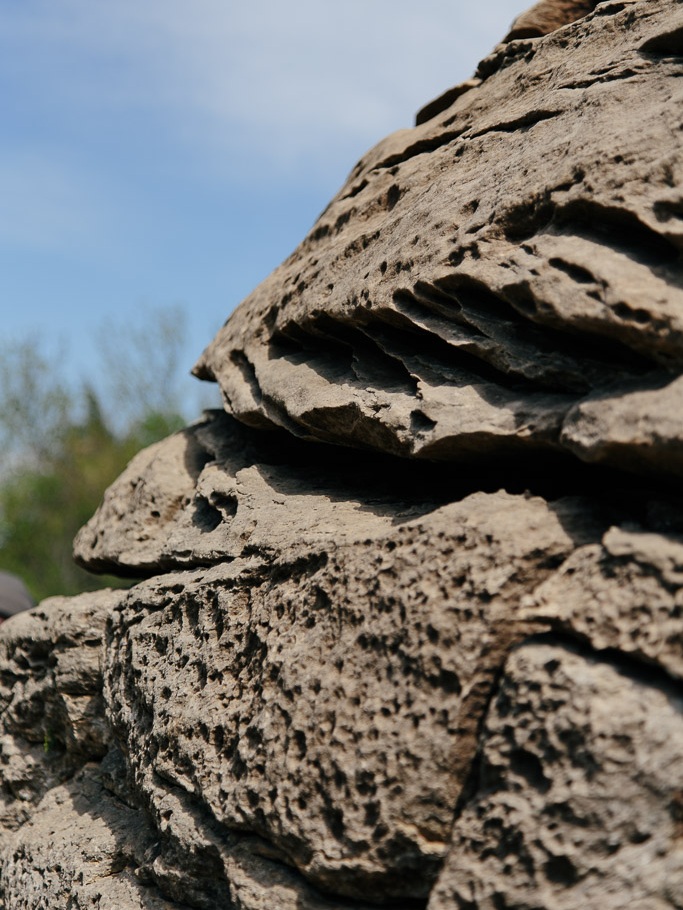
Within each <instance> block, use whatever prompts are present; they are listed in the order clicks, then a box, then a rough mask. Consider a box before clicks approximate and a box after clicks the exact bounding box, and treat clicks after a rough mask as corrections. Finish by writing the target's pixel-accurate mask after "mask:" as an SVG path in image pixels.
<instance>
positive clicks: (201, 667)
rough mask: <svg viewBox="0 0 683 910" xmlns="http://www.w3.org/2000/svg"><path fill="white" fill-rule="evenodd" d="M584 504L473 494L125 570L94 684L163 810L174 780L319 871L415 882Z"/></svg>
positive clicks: (219, 815) (363, 893)
mask: <svg viewBox="0 0 683 910" xmlns="http://www.w3.org/2000/svg"><path fill="white" fill-rule="evenodd" d="M585 511H586V510H585V504H584V503H582V502H580V501H578V502H576V501H572V500H570V501H567V502H565V503H558V504H556V505H553V506H551V507H549V506H548V505H546V503H545V502H543V501H542V500H540V499H533V498H530V499H525V498H524V497H520V496H509V495H507V494H497V495H485V494H476V495H474V496H471V497H469V498H467V499H465V500H464V501H463V502H461V503H457V504H453V505H450V506H446V507H444V508H442V509H439V510H437V511H435V512H433V513H431V514H430V515H428V516H425V517H424V518H423V519H419V520H416V521H415V520H414V521H411V522H406V523H403V524H401V525H399V527H398V528H397V529H396V530H395V531H394V532H393V533H392V534H387V535H386V537H384V538H379V539H368V540H364V541H363V540H358V541H356V542H355V543H354V544H339V545H335V544H334V543H333V542H331V541H327V542H326V544H325V546H324V548H320V547H318V548H315V547H313V548H311V547H310V546H309V547H304V546H299V547H296V546H293V547H291V548H290V550H289V551H288V552H283V553H282V554H280V556H279V557H278V558H277V559H276V560H274V561H272V562H268V563H265V564H264V563H260V562H258V561H256V560H254V561H253V563H252V564H251V565H249V564H245V563H243V562H241V561H237V562H234V563H232V564H230V565H228V566H223V567H217V568H215V569H210V570H204V571H201V572H195V573H182V574H179V573H176V574H173V575H170V576H168V577H167V578H165V579H162V580H159V581H156V580H153V581H151V582H149V583H142V584H140V585H138V586H137V587H136V588H135V589H134V590H133V591H132V592H131V594H130V595H129V599H128V601H127V604H126V606H125V608H124V609H123V611H122V612H121V613H120V614H118V615H117V621H116V622H115V624H114V625H113V627H112V630H111V633H110V641H109V643H108V648H107V663H106V668H105V678H106V693H107V703H108V705H109V710H110V713H111V717H112V722H113V725H114V730H115V733H116V735H117V738H118V739H119V741H120V742H122V743H123V744H124V750H125V753H126V756H127V761H128V763H129V765H130V767H131V768H132V769H133V772H134V775H135V780H136V785H137V787H138V788H139V789H140V792H141V794H142V799H143V801H144V802H145V803H146V804H149V805H151V806H152V807H154V811H155V814H156V816H157V824H161V821H160V819H161V817H162V808H163V805H164V800H165V798H166V795H167V791H168V785H169V784H172V785H173V786H174V787H177V788H182V789H183V790H184V791H186V792H187V793H190V794H194V796H195V797H197V798H199V799H201V802H202V804H203V805H205V806H206V807H207V808H208V809H209V811H210V813H211V815H212V817H213V818H214V819H216V820H217V821H218V822H220V824H221V825H223V826H225V828H226V829H228V830H238V831H248V832H251V833H253V834H256V835H258V836H260V837H262V838H263V839H264V840H265V841H267V842H268V843H269V844H271V845H272V847H273V849H274V850H276V852H277V855H278V856H279V857H280V858H281V860H282V861H283V862H285V863H288V864H292V865H294V866H295V867H296V868H298V869H300V870H301V872H302V873H303V874H304V875H305V877H306V878H307V879H308V880H309V881H310V882H312V883H313V884H315V885H317V886H318V887H320V888H323V889H325V890H328V891H331V892H332V893H336V894H341V895H346V896H349V897H354V898H364V897H366V898H372V899H375V900H381V899H384V900H386V899H388V898H395V899H396V898H400V897H404V896H410V897H414V898H424V897H426V896H427V894H428V892H429V887H430V885H431V882H432V881H433V878H434V875H435V874H436V871H437V870H438V868H439V865H440V861H441V858H442V856H443V852H444V850H445V845H446V841H447V839H448V835H449V832H450V829H451V824H452V817H453V811H454V807H455V805H456V802H457V799H458V796H459V794H460V789H461V787H462V783H463V775H464V774H465V773H466V771H467V769H468V767H469V763H470V761H471V759H472V756H473V754H474V751H475V749H476V728H477V723H478V720H479V718H480V716H481V712H482V711H483V709H484V705H485V702H486V698H487V694H488V692H489V690H490V686H491V684H492V680H493V678H494V676H495V674H496V672H497V670H498V668H499V666H500V663H501V661H502V660H503V655H504V654H505V651H506V649H507V648H508V647H509V646H510V642H511V641H512V640H514V638H515V637H516V636H517V637H519V636H521V635H522V634H523V632H524V627H523V626H522V627H519V628H518V626H519V623H518V622H517V616H516V613H517V609H516V608H517V605H518V603H519V601H520V598H521V596H522V595H523V593H524V592H525V591H527V590H528V588H529V585H530V584H531V583H532V579H533V581H534V583H537V582H540V581H541V580H542V579H543V578H544V577H546V576H547V575H548V574H549V571H550V566H552V565H554V564H556V563H557V561H558V560H560V559H562V558H563V557H564V556H565V555H568V554H569V553H570V552H571V551H572V550H573V549H574V547H575V546H576V545H577V543H578V542H579V541H581V540H584V541H585V540H586V539H589V540H590V539H591V537H592V539H595V535H596V533H599V532H597V529H596V528H595V527H594V526H593V525H592V523H591V521H590V520H587V518H586V514H585ZM342 536H343V535H342ZM425 553H428V554H429V557H428V559H427V560H425Z"/></svg>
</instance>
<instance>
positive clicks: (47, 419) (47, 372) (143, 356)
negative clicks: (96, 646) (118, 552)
mask: <svg viewBox="0 0 683 910" xmlns="http://www.w3.org/2000/svg"><path fill="white" fill-rule="evenodd" d="M151 317H152V318H153V319H154V331H153V332H151V330H150V328H149V326H148V327H144V326H143V327H141V328H140V330H138V331H135V332H131V331H130V330H128V331H127V332H126V333H125V338H124V339H122V337H121V334H122V333H121V332H119V331H117V330H116V327H112V326H108V327H106V328H103V330H102V333H101V339H102V340H101V345H100V346H101V348H102V364H103V367H104V369H103V375H104V377H105V380H106V381H105V382H104V383H102V387H101V388H98V389H97V390H96V389H95V387H94V386H93V385H92V384H91V383H86V382H83V383H81V384H77V385H73V384H69V383H68V382H67V381H66V380H64V379H63V378H62V375H61V371H60V360H61V354H60V352H54V351H53V352H52V354H50V353H48V352H47V351H46V349H45V345H44V344H43V343H42V342H41V341H40V340H39V339H38V340H36V339H24V340H22V341H21V342H18V343H14V344H12V345H10V344H5V345H4V347H3V348H0V444H1V445H2V451H3V459H2V463H1V464H0V569H2V570H5V571H8V572H12V573H14V574H16V575H19V576H20V577H21V578H22V579H23V580H24V581H25V582H26V584H27V586H28V588H29V590H30V591H31V593H32V594H33V596H34V597H35V598H36V600H41V599H42V598H44V597H47V596H50V595H53V594H67V595H72V594H78V593H80V592H82V591H87V590H92V589H95V588H98V587H102V586H103V585H105V584H121V583H122V582H120V581H118V580H116V579H112V578H109V577H97V576H93V575H90V574H89V573H87V572H85V571H84V570H83V569H81V568H79V567H78V566H77V565H76V564H75V563H74V561H73V557H72V541H73V538H74V536H75V534H76V532H77V531H78V529H79V528H80V527H81V526H82V525H83V524H85V522H86V521H87V520H88V519H89V518H90V516H91V515H92V514H93V512H94V511H95V509H96V508H97V506H98V504H99V502H100V500H101V498H102V494H103V492H104V490H105V489H106V487H107V486H109V484H110V483H112V481H113V480H114V479H115V478H116V477H117V476H118V475H119V474H120V473H121V471H122V470H123V469H124V468H125V466H126V464H127V463H128V462H129V461H130V459H131V458H132V457H133V455H134V454H135V453H136V452H137V451H139V450H140V449H141V448H144V447H145V446H147V445H150V444H151V443H152V442H155V441H157V440H158V439H161V438H163V437H164V436H167V435H168V434H169V433H171V432H173V431H174V430H176V429H179V428H180V427H181V426H183V424H184V423H185V422H186V415H185V414H183V404H182V394H181V392H180V391H179V385H180V375H181V373H180V370H179V353H180V349H181V342H182V337H183V319H182V313H179V312H178V310H177V309H167V310H163V311H157V312H155V313H153V314H151ZM151 339H153V341H152V340H151ZM122 342H123V343H122Z"/></svg>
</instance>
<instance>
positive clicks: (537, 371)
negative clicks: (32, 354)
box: [196, 0, 683, 475]
mask: <svg viewBox="0 0 683 910" xmlns="http://www.w3.org/2000/svg"><path fill="white" fill-rule="evenodd" d="M682 28H683V19H681V9H680V5H679V4H678V3H676V2H671V0H669V2H650V0H648V2H635V3H625V2H619V3H602V4H600V6H599V7H598V8H597V9H596V10H595V12H594V13H592V14H591V15H588V16H585V17H584V18H582V19H580V20H579V21H578V22H575V23H573V24H571V25H568V26H565V27H564V28H561V29H559V30H558V31H555V32H554V33H553V34H551V35H549V36H547V37H546V38H543V39H541V40H532V39H528V40H519V41H512V42H510V43H508V44H505V45H503V46H501V48H500V49H499V50H498V51H497V52H496V53H495V54H494V55H493V56H492V57H491V58H489V59H488V60H487V61H485V62H484V63H483V64H482V65H481V67H480V76H481V77H482V79H483V81H482V82H481V84H479V85H478V86H476V87H474V88H472V89H470V90H469V91H467V92H465V93H464V94H461V95H459V96H458V97H457V98H456V100H455V101H454V102H453V104H452V105H451V106H450V107H448V108H447V109H446V110H443V111H441V112H440V113H439V114H438V116H436V117H432V118H431V119H430V120H428V121H426V122H425V123H422V124H421V125H420V126H418V127H416V128H415V129H412V130H404V131H402V132H399V133H396V134H394V135H392V136H390V137H388V138H387V139H386V140H384V141H383V142H382V143H380V144H379V145H378V146H377V147H376V148H375V149H373V150H372V151H371V152H369V153H368V155H367V156H366V157H365V158H363V159H362V160H361V161H360V162H359V164H358V165H357V166H356V168H355V169H354V170H353V171H352V173H351V176H350V178H349V180H348V182H347V184H346V185H345V186H344V187H343V188H342V190H341V191H340V192H339V194H338V195H337V196H336V197H335V199H334V200H333V201H332V202H331V203H330V205H329V206H328V208H327V209H326V211H325V212H324V214H323V215H322V216H321V218H320V220H319V221H318V223H317V224H316V225H315V226H314V228H313V230H312V231H311V233H310V234H309V236H308V237H307V238H306V240H305V241H304V242H303V243H302V245H301V246H300V247H299V249H298V250H297V251H296V252H295V253H294V254H293V255H292V256H291V257H290V259H288V260H287V261H286V262H285V263H283V265H282V266H280V268H279V269H277V270H276V271H275V272H274V273H273V275H272V276H271V277H270V278H269V279H268V280H267V281H265V282H264V283H263V284H262V285H261V286H260V287H259V288H257V289H256V291H255V292H254V293H253V294H252V295H251V296H250V297H249V298H247V300H246V301H245V302H244V303H243V304H242V305H241V307H240V308H239V309H238V310H237V311H236V312H235V313H234V314H233V316H232V317H231V319H230V320H229V321H228V322H227V323H226V325H225V327H224V328H223V329H222V330H221V331H220V332H219V334H218V336H217V337H216V339H215V341H214V342H213V343H212V344H211V346H210V347H209V348H208V349H207V351H206V352H205V353H204V355H203V357H202V358H201V360H200V361H199V364H198V366H197V368H196V369H197V373H198V374H199V375H201V376H205V377H215V378H216V379H217V380H218V382H219V383H220V386H221V390H222V392H223V396H224V399H225V402H226V408H227V410H228V411H229V412H230V413H232V414H234V415H235V417H237V418H238V419H239V420H241V421H243V422H245V423H248V424H250V425H252V426H255V427H274V426H279V427H283V428H284V429H286V430H288V431H289V432H290V433H292V434H294V435H298V436H300V437H302V438H306V439H312V440H318V441H325V442H331V443H337V444H343V445H358V446H370V447H373V448H377V449H381V450H384V451H388V452H391V453H394V454H399V455H404V456H405V455H415V456H419V457H421V458H431V459H437V458H438V459H462V458H464V457H470V458H477V459H478V458H482V457H485V458H494V457H495V458H498V459H503V458H506V457H509V456H510V455H511V454H513V453H515V452H526V453H531V452H534V451H539V450H541V451H543V452H546V453H547V454H548V456H549V457H550V456H552V454H553V453H555V452H557V451H558V450H563V449H565V450H569V451H571V452H573V453H574V454H575V455H577V456H578V457H579V458H585V459H587V460H596V459H598V460H601V461H603V462H606V463H609V464H611V465H617V466H624V467H628V468H631V467H634V466H635V467H637V468H639V469H641V468H642V469H643V470H645V469H648V467H649V468H650V469H651V470H653V471H661V470H665V469H667V470H670V471H671V472H672V473H674V474H678V475H680V474H681V473H683V456H682V452H683V449H682V448H681V438H682V435H681V419H683V418H682V416H681V415H683V408H681V407H678V406H676V405H680V401H679V398H680V395H679V390H678V386H677V385H676V384H675V380H676V377H677V374H678V372H679V371H680V368H681V364H682V363H683V342H682V339H683V333H682V328H683V322H682V316H681V314H682V313H683V291H682V290H681V282H682V279H683V273H682V271H681V263H680V250H681V245H682V243H683V233H682V231H681V224H680V217H679V215H680V210H681V205H682V204H683V203H682V200H681V190H680V187H681V167H682V160H681V148H680V144H679V143H678V141H677V139H676V140H675V139H673V138H672V135H671V124H672V123H673V122H678V120H679V119H680V117H681V115H682V114H683V95H681V93H680V91H679V89H678V84H679V78H678V77H679V76H680V74H681V62H680V60H681V57H680V54H681V47H680V46H679V45H680V34H681V29H682ZM672 383H673V385H672ZM626 395H628V396H631V399H632V400H631V399H629V400H626V399H625V397H624V396H626ZM631 407H633V408H636V409H637V408H640V407H642V408H646V409H647V410H648V411H652V410H654V411H657V412H664V413H665V414H666V415H667V417H666V420H660V421H659V423H658V425H657V426H658V432H651V433H649V434H641V432H640V426H639V422H638V420H637V419H636V418H635V417H634V418H632V419H629V418H628V416H627V415H625V414H624V411H625V409H627V408H628V413H631Z"/></svg>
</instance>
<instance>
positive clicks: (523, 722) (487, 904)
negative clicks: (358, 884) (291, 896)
mask: <svg viewBox="0 0 683 910" xmlns="http://www.w3.org/2000/svg"><path fill="white" fill-rule="evenodd" d="M681 780H683V719H682V718H681V705H680V686H676V687H672V686H671V684H670V682H669V681H668V680H667V679H666V677H664V676H663V675H661V676H657V675H654V676H652V675H649V674H647V672H645V673H644V672H643V670H642V669H641V668H638V667H635V666H633V665H632V664H629V663H624V662H623V661H620V660H619V658H618V657H617V656H616V655H615V656H613V657H612V658H611V659H601V658H600V657H597V656H596V655H594V654H592V653H591V652H590V651H587V652H582V651H581V650H576V649H575V648H567V647H561V646H558V645H556V644H541V643H538V644H529V645H526V646H525V647H523V648H520V649H519V650H518V651H516V652H515V653H514V654H513V656H512V657H511V659H510V661H509V663H508V666H507V668H506V672H505V676H504V677H503V680H502V682H501V685H500V688H499V691H498V693H497V696H496V699H495V701H494V703H493V706H492V710H491V712H490V714H489V717H488V718H487V721H486V725H485V728H484V731H483V735H482V753H481V759H480V763H479V766H478V768H477V771H476V776H475V780H474V794H473V795H472V797H471V798H470V799H469V800H468V802H467V804H466V805H465V807H464V809H463V811H462V813H461V814H460V816H459V818H458V819H457V822H456V825H455V829H454V838H453V844H452V846H451V849H450V852H449V855H448V858H447V860H446V863H445V865H444V869H443V871H442V873H441V877H440V879H439V882H438V883H437V885H436V887H435V888H434V890H433V891H432V894H431V897H430V900H429V904H428V907H429V910H446V908H448V910H451V908H453V907H473V908H477V910H496V908H498V907H515V908H522V907H524V908H531V907H533V908H539V910H541V908H543V910H546V908H547V910H574V908H576V907H591V908H592V907H595V908H598V907H600V908H604V910H612V908H613V910H622V908H624V907H628V908H629V910H631V908H634V910H636V908H637V910H660V908H661V910H665V908H669V907H671V908H673V907H676V906H677V905H678V904H679V903H680V902H681V898H682V896H683V849H681V818H682V815H683V812H682V810H683V793H682V792H681Z"/></svg>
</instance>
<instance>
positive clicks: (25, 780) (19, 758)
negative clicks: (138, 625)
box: [0, 591, 121, 829]
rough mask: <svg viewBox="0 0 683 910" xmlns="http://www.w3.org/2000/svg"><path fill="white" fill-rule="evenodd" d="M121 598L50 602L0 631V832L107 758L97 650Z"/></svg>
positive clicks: (105, 595) (100, 595) (105, 594)
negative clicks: (51, 792)
mask: <svg viewBox="0 0 683 910" xmlns="http://www.w3.org/2000/svg"><path fill="white" fill-rule="evenodd" d="M120 598H121V592H120V591H100V592H97V593H95V594H85V595H82V596H80V597H72V598H65V597H53V598H51V599H49V600H46V601H43V603H42V604H41V605H40V606H39V607H37V608H36V609H34V610H32V611H31V612H29V613H21V614H19V615H17V616H15V617H13V618H12V620H10V621H7V622H5V623H3V624H2V626H1V627H0V716H1V717H2V729H1V731H0V782H1V783H0V827H2V828H6V829H12V828H15V827H17V826H18V825H19V824H21V823H23V822H24V821H26V819H27V818H29V817H30V816H31V814H32V812H33V806H34V805H35V804H36V803H37V802H38V801H39V800H40V799H41V798H42V796H43V795H44V794H45V792H46V791H47V790H49V789H50V788H51V787H54V786H55V785H56V784H58V783H61V782H62V781H63V780H66V779H67V778H69V777H70V776H72V775H73V774H74V773H75V771H76V770H78V768H80V767H81V766H82V765H83V764H84V763H85V762H87V761H90V760H93V759H98V758H101V757H102V756H103V755H104V754H105V753H106V751H107V748H108V736H109V728H108V725H107V722H106V720H105V717H104V703H103V701H102V671H101V657H102V655H101V647H102V636H103V631H104V624H105V622H106V618H107V616H108V614H109V612H110V611H111V609H112V608H113V607H114V605H115V604H116V603H118V601H119V600H120Z"/></svg>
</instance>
